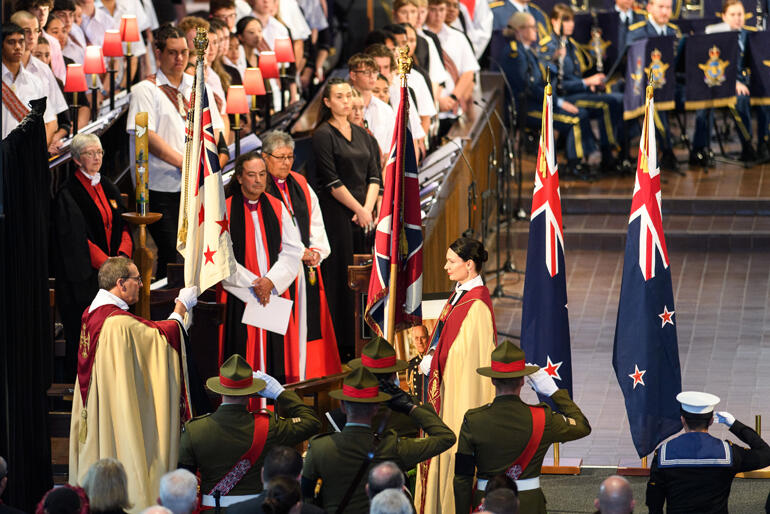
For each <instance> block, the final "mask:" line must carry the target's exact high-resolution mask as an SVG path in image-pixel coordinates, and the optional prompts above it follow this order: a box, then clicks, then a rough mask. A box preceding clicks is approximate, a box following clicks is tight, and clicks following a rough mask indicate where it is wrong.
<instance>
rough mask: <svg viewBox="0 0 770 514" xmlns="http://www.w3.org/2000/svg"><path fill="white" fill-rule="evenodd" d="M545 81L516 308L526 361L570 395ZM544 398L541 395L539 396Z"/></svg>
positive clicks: (556, 186)
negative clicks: (521, 291) (521, 285)
mask: <svg viewBox="0 0 770 514" xmlns="http://www.w3.org/2000/svg"><path fill="white" fill-rule="evenodd" d="M550 88H551V85H550V84H548V85H546V94H545V95H544V98H543V116H542V126H541V129H540V148H539V150H538V159H537V169H536V170H535V189H534V192H533V195H532V217H531V221H530V225H529V242H528V244H527V272H526V276H525V277H524V300H523V307H522V313H521V348H522V349H523V350H524V353H525V354H526V358H527V362H530V363H533V364H537V365H538V366H540V367H541V368H544V369H545V371H546V373H548V374H549V375H551V376H552V377H553V378H554V380H555V381H556V385H557V386H559V388H560V389H567V390H568V391H569V394H570V396H572V355H571V353H570V339H569V319H568V316H567V284H566V279H565V269H564V232H563V230H562V223H561V197H560V193H559V172H558V169H557V167H556V158H555V147H554V139H553V97H552V96H551V90H550ZM541 399H543V400H544V399H545V398H541Z"/></svg>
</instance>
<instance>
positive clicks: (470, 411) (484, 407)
mask: <svg viewBox="0 0 770 514" xmlns="http://www.w3.org/2000/svg"><path fill="white" fill-rule="evenodd" d="M491 406H492V403H487V404H485V405H482V406H480V407H476V408H473V409H468V412H466V413H465V415H466V416H472V415H474V414H478V413H480V412H484V411H485V410H487V409H489V408H490V407H491Z"/></svg>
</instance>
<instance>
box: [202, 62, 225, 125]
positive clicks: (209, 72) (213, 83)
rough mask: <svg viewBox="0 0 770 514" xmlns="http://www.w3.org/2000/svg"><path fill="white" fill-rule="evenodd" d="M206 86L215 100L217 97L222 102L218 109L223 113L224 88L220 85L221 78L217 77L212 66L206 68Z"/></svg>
mask: <svg viewBox="0 0 770 514" xmlns="http://www.w3.org/2000/svg"><path fill="white" fill-rule="evenodd" d="M206 87H207V88H208V89H209V90H210V91H211V92H212V93H213V94H214V98H215V101H216V98H217V97H218V98H219V100H220V101H221V102H222V107H221V108H220V109H219V113H220V114H225V111H226V110H227V102H226V100H227V97H226V96H225V89H224V88H223V87H222V79H220V78H219V75H217V72H216V71H214V68H212V67H211V66H208V67H207V68H206ZM214 105H216V104H214ZM209 107H211V106H209Z"/></svg>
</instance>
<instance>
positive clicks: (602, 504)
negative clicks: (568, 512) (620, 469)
mask: <svg viewBox="0 0 770 514" xmlns="http://www.w3.org/2000/svg"><path fill="white" fill-rule="evenodd" d="M635 505H636V502H635V501H634V491H633V490H632V489H631V484H630V483H628V480H626V479H625V478H623V477H621V476H618V475H612V476H611V477H608V478H606V479H605V480H604V482H602V484H601V485H600V486H599V496H598V498H596V499H595V500H594V507H596V509H597V510H596V512H600V513H601V514H630V513H632V512H633V511H634V506H635Z"/></svg>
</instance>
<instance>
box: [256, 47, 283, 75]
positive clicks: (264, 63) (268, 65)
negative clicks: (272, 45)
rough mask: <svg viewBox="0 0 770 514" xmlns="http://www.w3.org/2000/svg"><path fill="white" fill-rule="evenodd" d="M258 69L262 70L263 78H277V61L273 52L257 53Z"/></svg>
mask: <svg viewBox="0 0 770 514" xmlns="http://www.w3.org/2000/svg"><path fill="white" fill-rule="evenodd" d="M259 71H261V72H262V78H264V79H277V78H278V62H277V61H276V58H275V52H260V53H259Z"/></svg>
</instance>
